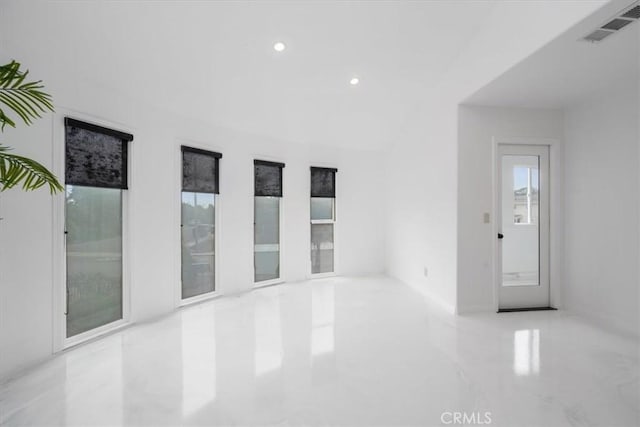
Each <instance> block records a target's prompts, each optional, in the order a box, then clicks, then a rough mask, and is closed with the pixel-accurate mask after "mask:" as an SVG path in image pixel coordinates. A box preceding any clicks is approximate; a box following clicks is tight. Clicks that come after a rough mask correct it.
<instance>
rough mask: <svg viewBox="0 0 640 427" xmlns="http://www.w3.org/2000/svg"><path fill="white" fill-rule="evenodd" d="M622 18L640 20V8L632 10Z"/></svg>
mask: <svg viewBox="0 0 640 427" xmlns="http://www.w3.org/2000/svg"><path fill="white" fill-rule="evenodd" d="M622 17H623V18H631V19H640V6H636V7H633V8H631V9H630V10H629V11H627V12H626V13H625V14H623V15H622Z"/></svg>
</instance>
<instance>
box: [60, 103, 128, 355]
mask: <svg viewBox="0 0 640 427" xmlns="http://www.w3.org/2000/svg"><path fill="white" fill-rule="evenodd" d="M67 119H70V120H72V121H80V122H84V123H86V124H87V125H94V126H95V127H96V129H97V130H99V129H100V128H104V129H106V130H111V131H113V132H116V133H130V134H133V133H134V129H133V128H131V127H128V126H123V125H122V124H119V123H113V122H109V121H106V120H103V119H100V118H97V117H94V116H91V115H88V114H82V113H78V112H77V111H73V110H69V109H65V108H58V109H57V111H56V113H55V115H54V123H53V133H54V137H53V167H52V172H53V173H54V174H55V175H56V176H59V177H64V176H65V175H66V162H65V153H66V121H67ZM116 129H117V130H116ZM126 146H127V150H126V151H127V158H126V162H127V163H126V170H127V180H126V182H125V186H126V188H121V203H122V205H121V209H122V318H121V319H118V320H115V321H113V322H111V323H107V324H105V325H102V326H99V327H97V328H94V329H91V330H88V331H85V332H82V333H79V334H77V335H74V336H72V337H67V318H66V317H67V316H66V315H65V313H66V312H67V267H66V259H67V258H66V257H67V247H66V235H65V229H66V187H67V183H66V182H63V183H62V184H63V186H64V187H65V191H63V192H60V193H58V194H56V195H54V196H53V197H52V205H53V218H52V221H53V236H52V243H53V247H54V251H53V263H52V264H53V265H52V276H53V285H54V292H53V304H52V305H53V325H52V326H53V352H54V353H57V352H60V351H62V350H66V349H68V348H71V347H74V346H76V345H79V344H82V343H84V342H86V341H89V340H92V339H95V338H97V337H100V336H103V335H105V334H109V333H112V332H114V331H117V330H119V329H122V328H125V327H127V326H128V325H129V324H130V322H131V273H130V270H131V264H130V258H131V246H130V244H131V233H130V218H131V203H130V200H131V197H132V195H131V193H132V192H135V190H133V189H132V188H134V186H133V177H132V174H131V173H130V170H131V166H132V158H133V153H134V151H135V146H136V145H135V144H133V143H132V141H129V142H128V143H127V144H126Z"/></svg>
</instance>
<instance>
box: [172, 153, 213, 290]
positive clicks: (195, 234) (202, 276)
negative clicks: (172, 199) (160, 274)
mask: <svg viewBox="0 0 640 427" xmlns="http://www.w3.org/2000/svg"><path fill="white" fill-rule="evenodd" d="M221 157H222V154H220V153H215V152H212V151H206V150H200V149H197V148H191V147H185V146H183V147H182V197H181V205H182V208H181V214H182V216H181V218H182V220H181V224H180V228H181V235H182V238H181V240H182V275H181V277H182V299H183V300H184V299H188V298H192V297H197V296H200V295H204V294H208V293H211V292H213V291H215V289H216V285H215V277H216V267H215V253H216V227H215V223H216V221H215V219H216V194H218V193H219V189H218V182H219V172H218V171H219V167H218V166H219V160H220V158H221Z"/></svg>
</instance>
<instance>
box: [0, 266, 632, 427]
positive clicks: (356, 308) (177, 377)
mask: <svg viewBox="0 0 640 427" xmlns="http://www.w3.org/2000/svg"><path fill="white" fill-rule="evenodd" d="M638 369H639V367H638V341H635V340H632V339H629V338H625V337H621V336H617V335H615V334H613V333H610V332H606V331H604V330H601V329H598V328H597V327H595V326H592V325H589V324H588V323H585V322H583V321H582V320H580V319H578V318H575V317H572V316H569V315H567V314H565V313H563V312H561V311H560V312H555V311H545V312H522V313H502V314H493V313H491V314H482V315H473V316H461V317H454V316H450V315H448V314H446V313H442V312H441V311H439V310H438V308H437V307H433V306H430V305H429V304H428V303H426V302H425V301H424V300H423V299H422V298H421V297H420V296H419V295H418V294H416V293H415V292H414V291H413V290H411V289H410V288H408V287H407V286H405V285H403V284H401V283H398V282H396V281H393V280H390V279H386V278H358V279H347V278H333V279H325V280H318V281H313V282H303V283H295V284H287V285H281V286H276V287H270V288H263V289H259V290H256V291H254V292H251V293H248V294H245V295H241V296H238V297H227V298H221V299H218V300H215V301H211V302H208V303H204V304H200V305H196V306H192V307H189V308H187V309H184V310H180V311H179V312H177V313H175V314H173V315H171V316H169V317H167V318H164V319H162V320H160V321H157V322H153V323H149V324H142V325H138V326H135V327H132V328H129V329H127V330H124V331H122V332H120V333H117V334H115V335H112V336H109V337H106V338H104V339H102V340H99V341H96V342H93V343H90V344H87V345H84V346H82V347H78V348H76V349H73V350H70V351H67V352H65V353H63V354H61V355H59V356H57V357H55V358H53V359H52V360H50V361H48V362H47V363H45V364H44V365H41V366H39V367H37V368H35V369H33V370H32V371H30V372H28V373H26V374H25V375H23V376H21V377H19V378H17V379H15V380H12V381H10V382H8V383H6V384H4V385H3V386H2V387H1V388H0V420H1V421H2V423H3V424H6V425H82V426H87V425H149V426H168V425H257V424H259V425H350V426H351V425H361V426H364V425H367V426H370V425H421V426H428V425H444V423H443V421H444V422H448V421H450V420H451V417H448V416H447V415H445V416H444V417H443V412H446V413H453V412H465V413H466V414H468V415H469V416H471V415H472V414H476V416H477V415H478V414H480V415H484V414H485V412H490V419H491V421H492V425H502V426H520V425H522V426H556V425H557V426H564V425H566V426H582V425H584V426H595V425H602V426H614V425H619V426H632V425H638V424H639V423H640V415H639V403H638V402H639V401H640V393H639V382H638Z"/></svg>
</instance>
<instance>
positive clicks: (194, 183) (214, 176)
mask: <svg viewBox="0 0 640 427" xmlns="http://www.w3.org/2000/svg"><path fill="white" fill-rule="evenodd" d="M221 157H222V154H220V153H216V152H214V151H206V150H200V149H198V148H191V147H185V146H184V145H183V146H182V191H190V192H194V193H214V194H219V193H220V188H219V182H220V178H219V177H220V175H219V167H218V160H219V159H220V158H221Z"/></svg>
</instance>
